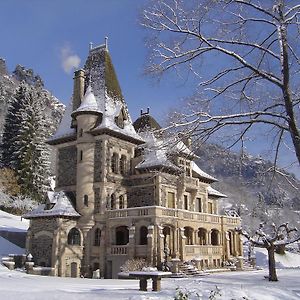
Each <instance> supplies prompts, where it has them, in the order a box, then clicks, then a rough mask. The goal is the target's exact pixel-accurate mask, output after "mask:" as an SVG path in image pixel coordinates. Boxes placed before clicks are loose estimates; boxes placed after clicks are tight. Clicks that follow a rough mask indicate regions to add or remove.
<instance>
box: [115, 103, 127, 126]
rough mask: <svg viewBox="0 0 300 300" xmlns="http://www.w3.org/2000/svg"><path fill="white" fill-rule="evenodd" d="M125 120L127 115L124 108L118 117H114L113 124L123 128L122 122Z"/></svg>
mask: <svg viewBox="0 0 300 300" xmlns="http://www.w3.org/2000/svg"><path fill="white" fill-rule="evenodd" d="M125 120H127V114H126V111H125V109H124V108H122V109H121V112H120V114H119V115H118V116H116V117H115V123H116V124H117V126H118V127H120V128H124V125H125V124H124V121H125Z"/></svg>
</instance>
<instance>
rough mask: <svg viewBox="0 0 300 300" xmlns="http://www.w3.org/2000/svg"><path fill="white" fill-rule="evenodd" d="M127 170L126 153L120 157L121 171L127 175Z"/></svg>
mask: <svg viewBox="0 0 300 300" xmlns="http://www.w3.org/2000/svg"><path fill="white" fill-rule="evenodd" d="M126 172H127V159H126V156H125V155H122V156H121V158H120V173H121V174H122V175H125V174H126Z"/></svg>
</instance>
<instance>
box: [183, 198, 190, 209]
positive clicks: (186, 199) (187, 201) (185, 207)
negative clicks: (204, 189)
mask: <svg viewBox="0 0 300 300" xmlns="http://www.w3.org/2000/svg"><path fill="white" fill-rule="evenodd" d="M183 205H184V209H185V210H188V209H189V200H188V196H187V195H183Z"/></svg>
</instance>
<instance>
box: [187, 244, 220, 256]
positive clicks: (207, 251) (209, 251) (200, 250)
mask: <svg viewBox="0 0 300 300" xmlns="http://www.w3.org/2000/svg"><path fill="white" fill-rule="evenodd" d="M185 250H186V254H187V255H188V256H212V255H221V254H222V246H212V245H186V246H185Z"/></svg>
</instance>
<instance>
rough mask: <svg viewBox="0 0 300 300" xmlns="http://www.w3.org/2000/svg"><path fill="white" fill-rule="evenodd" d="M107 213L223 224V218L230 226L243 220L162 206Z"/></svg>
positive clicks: (109, 212) (116, 216)
mask: <svg viewBox="0 0 300 300" xmlns="http://www.w3.org/2000/svg"><path fill="white" fill-rule="evenodd" d="M107 214H108V218H109V219H116V218H128V217H136V218H138V217H141V218H143V217H145V216H149V217H152V216H153V217H154V216H156V217H157V216H162V217H164V216H166V217H174V218H178V219H183V220H191V221H192V220H195V221H201V222H205V223H213V224H221V223H222V220H223V224H226V225H229V226H238V225H239V224H240V222H241V220H240V218H238V217H229V216H223V215H222V216H221V215H213V214H207V213H200V212H192V211H187V210H183V209H173V208H166V207H161V206H147V207H133V208H127V209H118V210H109V211H107Z"/></svg>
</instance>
